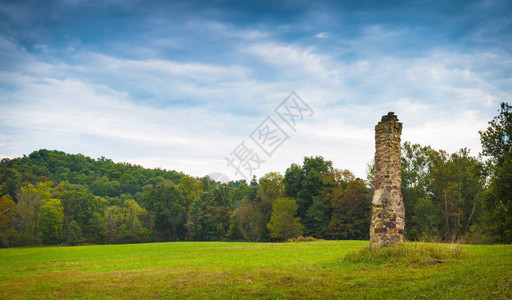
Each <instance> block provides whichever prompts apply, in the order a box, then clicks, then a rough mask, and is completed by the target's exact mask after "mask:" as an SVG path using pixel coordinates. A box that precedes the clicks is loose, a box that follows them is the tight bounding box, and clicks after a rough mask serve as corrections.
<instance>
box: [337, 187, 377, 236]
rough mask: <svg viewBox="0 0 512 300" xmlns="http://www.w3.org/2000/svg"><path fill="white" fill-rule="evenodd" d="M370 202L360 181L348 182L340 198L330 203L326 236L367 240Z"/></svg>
mask: <svg viewBox="0 0 512 300" xmlns="http://www.w3.org/2000/svg"><path fill="white" fill-rule="evenodd" d="M370 214H371V210H370V201H369V197H368V194H367V191H366V186H365V184H364V182H363V181H362V180H361V179H356V180H352V181H350V182H348V184H347V188H346V189H345V190H344V191H343V193H342V195H341V197H340V198H337V199H335V200H334V201H333V202H332V218H331V221H330V223H329V225H328V235H329V236H330V237H331V238H333V239H367V238H369V236H368V235H369V233H368V231H369V230H368V228H369V227H370Z"/></svg>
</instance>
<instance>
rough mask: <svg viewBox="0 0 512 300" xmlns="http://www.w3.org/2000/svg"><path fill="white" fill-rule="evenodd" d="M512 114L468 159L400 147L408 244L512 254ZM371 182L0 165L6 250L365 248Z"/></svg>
mask: <svg viewBox="0 0 512 300" xmlns="http://www.w3.org/2000/svg"><path fill="white" fill-rule="evenodd" d="M511 135H512V108H511V106H509V105H508V104H507V103H502V104H501V110H500V112H499V115H498V116H496V117H495V118H494V119H493V120H492V121H490V122H489V127H488V129H487V130H485V131H482V132H480V137H481V143H482V148H483V152H482V155H480V156H477V157H475V156H471V155H470V153H469V150H467V149H465V148H463V149H461V150H459V151H457V152H455V153H447V152H446V151H443V150H435V149H433V148H432V147H429V146H422V145H418V144H411V143H409V142H405V143H404V144H403V146H402V194H403V197H404V203H405V208H406V218H405V219H406V236H407V238H408V239H409V240H440V241H455V240H457V239H461V238H463V239H465V240H466V241H467V242H474V243H494V242H501V243H510V242H512V217H511V214H510V211H511V210H512V192H511V191H512V188H511V186H510V185H511V184H512V146H511V145H512V141H511V139H510V136H511ZM372 195H373V171H372V167H371V164H370V167H369V171H368V176H367V178H366V180H362V179H360V178H356V177H355V176H354V175H353V174H352V173H351V172H350V171H348V170H344V169H337V168H334V167H333V163H332V162H331V161H329V160H326V159H325V158H323V157H321V156H317V157H305V158H304V160H303V162H302V163H301V164H295V163H294V164H291V165H290V167H289V168H287V170H286V172H285V173H284V175H281V174H279V173H277V172H271V173H268V174H266V175H264V176H263V177H261V178H259V179H256V178H253V179H252V181H250V182H246V181H234V182H229V183H220V182H216V181H214V180H212V179H210V178H209V177H202V178H194V177H191V176H188V175H185V174H183V173H180V172H176V171H168V170H162V169H146V168H143V167H141V166H136V165H132V164H127V163H114V162H113V161H112V160H109V159H106V158H104V157H101V158H99V159H92V158H90V157H86V156H83V155H80V154H78V155H73V154H66V153H64V152H60V151H49V150H45V149H42V150H39V151H35V152H32V153H31V154H29V155H28V156H23V157H21V158H15V159H3V160H2V161H1V162H0V246H1V247H12V246H25V245H40V244H59V243H66V244H69V245H77V244H84V243H87V244H114V243H140V242H165V241H184V240H189V241H218V240H229V241H260V242H261V241H283V240H284V241H285V240H287V239H289V238H294V237H297V236H299V235H305V236H311V237H315V238H321V239H368V237H369V236H368V235H369V233H368V231H369V230H368V228H369V222H370V214H371V197H372Z"/></svg>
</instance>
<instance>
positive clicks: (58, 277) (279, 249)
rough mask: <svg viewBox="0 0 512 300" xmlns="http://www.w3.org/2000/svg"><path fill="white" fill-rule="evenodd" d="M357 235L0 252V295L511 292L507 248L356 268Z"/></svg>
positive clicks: (510, 249)
mask: <svg viewBox="0 0 512 300" xmlns="http://www.w3.org/2000/svg"><path fill="white" fill-rule="evenodd" d="M367 245H368V242H364V241H316V242H303V243H272V244H271V243H224V242H179V243H155V244H136V245H108V246H80V247H40V248H14V249H0V299H13V298H16V299H18V298H61V297H75V298H76V297H80V298H98V297H99V298H119V297H123V298H140V297H146V298H148V297H172V298H187V297H189V298H248V297H266V298H333V297H337V298H347V299H352V298H365V297H368V298H401V299H403V298H417V299H432V298H436V299H437V298H446V299H457V298H495V297H498V298H512V246H500V245H498V246H464V249H465V250H466V251H467V253H468V255H467V256H466V257H465V258H459V259H452V260H447V261H444V262H443V263H436V264H426V265H421V264H398V265H397V264H395V265H389V264H387V265H386V264H384V265H382V264H381V265H375V266H368V265H365V266H361V265H355V264H347V263H342V258H343V256H344V255H345V254H346V253H348V252H350V251H352V250H355V249H359V248H362V247H365V246H367Z"/></svg>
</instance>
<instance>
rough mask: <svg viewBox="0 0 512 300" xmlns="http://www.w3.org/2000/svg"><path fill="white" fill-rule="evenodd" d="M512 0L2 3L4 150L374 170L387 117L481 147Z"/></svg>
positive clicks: (427, 140) (453, 142)
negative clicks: (307, 162) (377, 132)
mask: <svg viewBox="0 0 512 300" xmlns="http://www.w3.org/2000/svg"><path fill="white" fill-rule="evenodd" d="M511 15H512V2H510V1H506V0H485V1H427V0H421V1H300V0H299V1H131V0H126V1H123V0H102V1H78V0H61V1H4V0H0V157H1V158H14V157H20V156H23V155H28V154H30V153H31V152H33V151H35V150H38V149H50V150H59V151H64V152H67V153H73V154H77V153H81V154H83V155H86V156H90V157H93V158H99V157H101V156H104V157H106V158H110V159H112V160H114V161H115V162H128V163H132V164H137V165H142V166H144V167H149V168H162V169H167V170H177V171H182V172H183V173H185V174H189V175H192V176H205V175H207V174H211V173H214V172H217V173H222V174H224V175H225V176H226V177H228V178H229V179H243V178H244V177H247V178H249V179H250V177H252V176H253V175H256V176H257V177H258V178H259V177H261V176H263V175H264V174H265V173H268V172H270V171H277V172H280V173H281V174H284V172H285V171H286V168H288V167H289V166H290V164H291V163H298V164H301V163H302V161H303V158H304V156H318V155H321V156H323V157H324V158H325V159H328V160H331V161H332V162H333V166H334V167H335V168H340V169H348V170H350V171H352V172H353V173H354V174H355V175H356V176H358V177H361V178H365V177H366V169H367V164H368V163H369V162H370V161H371V160H372V159H373V156H374V151H375V148H374V147H375V146H374V126H375V125H376V124H377V123H378V122H379V121H380V118H381V116H383V115H385V114H387V113H388V112H389V111H393V112H395V114H396V115H397V116H398V118H399V120H400V122H402V123H403V134H402V141H409V142H411V143H419V144H421V145H424V146H427V145H429V146H432V147H433V148H435V149H443V150H445V151H448V152H449V153H452V152H455V151H458V150H459V149H461V148H464V147H467V148H469V149H470V150H471V154H472V155H475V156H476V155H478V154H479V152H480V151H481V146H480V140H479V134H478V131H479V130H485V128H487V125H488V124H487V122H488V121H490V120H491V119H492V118H493V117H494V116H496V115H497V114H498V109H499V104H500V103H501V102H512V100H511V95H512V18H511V17H510V16H511Z"/></svg>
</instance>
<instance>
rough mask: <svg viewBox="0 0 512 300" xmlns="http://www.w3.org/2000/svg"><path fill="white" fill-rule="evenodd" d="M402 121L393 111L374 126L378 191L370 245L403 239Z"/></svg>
mask: <svg viewBox="0 0 512 300" xmlns="http://www.w3.org/2000/svg"><path fill="white" fill-rule="evenodd" d="M401 134H402V123H400V122H398V118H397V116H395V115H394V113H393V112H390V113H388V114H387V115H385V116H383V117H382V120H381V121H380V122H379V123H378V124H377V125H376V126H375V193H374V195H373V200H372V222H371V225H370V247H372V248H373V247H382V246H388V245H391V244H394V243H401V242H403V240H404V233H405V232H404V230H405V209H404V201H403V198H402V191H401V183H402V169H401V163H400V151H401V146H400V136H401Z"/></svg>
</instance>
